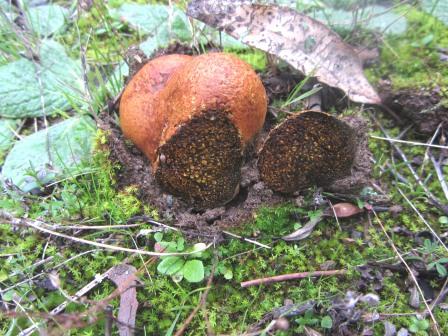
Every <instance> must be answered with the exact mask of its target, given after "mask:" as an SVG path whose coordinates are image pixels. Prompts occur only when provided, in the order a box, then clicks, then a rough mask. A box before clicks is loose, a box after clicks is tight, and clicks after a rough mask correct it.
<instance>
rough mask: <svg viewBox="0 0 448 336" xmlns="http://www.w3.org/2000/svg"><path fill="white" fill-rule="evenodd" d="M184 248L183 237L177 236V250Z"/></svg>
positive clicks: (180, 250)
mask: <svg viewBox="0 0 448 336" xmlns="http://www.w3.org/2000/svg"><path fill="white" fill-rule="evenodd" d="M184 249H185V239H183V238H182V237H179V238H178V239H177V251H178V252H182V251H183V250H184Z"/></svg>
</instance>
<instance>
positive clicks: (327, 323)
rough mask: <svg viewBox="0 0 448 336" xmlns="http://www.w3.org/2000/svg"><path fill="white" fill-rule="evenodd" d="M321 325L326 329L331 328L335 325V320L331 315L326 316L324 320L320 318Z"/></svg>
mask: <svg viewBox="0 0 448 336" xmlns="http://www.w3.org/2000/svg"><path fill="white" fill-rule="evenodd" d="M320 326H321V327H322V328H324V329H331V328H332V327H333V320H332V319H331V317H330V316H328V315H327V316H324V317H323V318H322V320H320Z"/></svg>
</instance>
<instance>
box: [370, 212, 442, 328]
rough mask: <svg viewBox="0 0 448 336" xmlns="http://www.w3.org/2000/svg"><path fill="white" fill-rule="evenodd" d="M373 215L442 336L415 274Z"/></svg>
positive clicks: (379, 220) (377, 218) (378, 219)
mask: <svg viewBox="0 0 448 336" xmlns="http://www.w3.org/2000/svg"><path fill="white" fill-rule="evenodd" d="M372 212H373V214H374V215H375V218H376V221H377V223H378V224H379V225H380V227H381V230H382V231H383V233H384V235H385V236H386V238H387V240H388V242H389V244H390V246H391V247H392V249H393V250H394V252H395V254H396V255H397V257H398V258H399V259H400V261H401V262H402V264H403V265H404V266H405V267H406V269H407V271H408V273H409V276H410V277H411V279H412V281H413V282H414V284H415V286H416V287H417V290H418V292H419V294H420V296H421V297H422V300H423V303H424V304H425V306H426V310H427V312H428V314H429V315H430V316H431V320H432V321H433V322H434V328H435V331H436V333H437V335H439V336H441V334H440V331H439V328H438V323H437V320H436V318H435V316H434V314H433V313H432V310H431V308H430V307H429V305H428V303H427V302H426V300H425V295H424V294H423V291H422V289H421V287H420V285H419V284H418V281H417V278H416V277H415V275H414V272H412V269H411V268H410V267H409V265H408V263H407V262H406V261H405V260H404V258H403V257H402V256H401V254H400V252H399V251H398V249H397V247H396V246H395V244H394V242H393V240H392V239H391V238H390V236H389V234H388V233H387V231H386V228H385V227H384V225H383V223H382V222H381V219H380V218H379V217H378V215H377V213H376V212H375V210H372Z"/></svg>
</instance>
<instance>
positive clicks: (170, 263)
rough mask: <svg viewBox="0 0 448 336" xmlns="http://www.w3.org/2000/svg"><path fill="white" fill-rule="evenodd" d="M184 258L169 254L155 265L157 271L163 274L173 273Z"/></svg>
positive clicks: (180, 266) (181, 264)
mask: <svg viewBox="0 0 448 336" xmlns="http://www.w3.org/2000/svg"><path fill="white" fill-rule="evenodd" d="M184 263H185V260H184V259H183V258H181V257H176V256H170V257H166V258H165V259H163V260H162V261H161V262H160V264H159V265H158V266H157V271H158V272H159V273H161V274H165V275H173V274H175V273H177V272H179V271H180V270H181V269H182V266H184Z"/></svg>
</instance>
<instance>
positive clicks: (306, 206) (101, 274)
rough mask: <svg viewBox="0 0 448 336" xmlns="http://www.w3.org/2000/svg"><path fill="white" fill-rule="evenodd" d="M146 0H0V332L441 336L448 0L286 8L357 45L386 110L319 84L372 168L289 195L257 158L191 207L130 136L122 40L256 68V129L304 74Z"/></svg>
mask: <svg viewBox="0 0 448 336" xmlns="http://www.w3.org/2000/svg"><path fill="white" fill-rule="evenodd" d="M142 3H144V2H143V1H136V2H128V1H122V0H114V1H109V2H108V3H103V2H90V1H79V2H69V1H62V0H61V1H55V2H54V3H52V4H47V3H46V2H45V1H44V2H43V4H40V3H39V6H37V7H36V4H35V1H24V4H22V5H19V6H14V5H11V4H10V3H9V2H8V1H5V0H0V10H1V12H0V14H1V15H0V131H1V132H0V183H1V186H2V188H1V189H0V237H1V238H0V334H1V335H31V334H33V333H34V334H36V335H37V334H39V333H40V334H42V335H63V334H64V335H85V336H86V335H106V336H107V335H127V332H128V331H129V330H133V331H134V333H135V334H136V335H181V334H185V335H297V334H300V335H302V334H303V335H366V336H367V335H388V336H393V335H401V336H403V335H448V299H447V294H448V276H447V275H448V271H447V267H448V249H447V247H446V245H447V243H448V238H447V237H448V187H447V178H446V176H448V147H447V146H448V142H447V137H448V20H447V19H448V18H447V17H446V14H443V13H447V12H448V4H445V2H444V1H421V2H418V3H413V4H409V3H408V2H391V3H388V4H385V2H384V1H377V2H375V1H372V2H369V4H370V3H372V4H371V5H369V6H370V7H365V8H363V7H360V6H359V5H357V4H356V1H355V2H353V1H346V2H344V1H340V2H338V1H330V0H328V1H323V2H319V3H317V2H316V3H314V2H313V3H310V2H309V1H303V2H300V1H297V3H296V2H295V1H282V4H286V5H291V6H293V7H295V8H297V9H299V10H301V11H305V13H308V14H310V15H312V14H313V15H317V14H318V13H326V16H325V17H326V19H327V22H326V23H327V24H329V25H330V27H332V28H333V29H334V30H335V31H336V32H337V33H339V34H340V35H341V37H342V38H343V39H344V40H345V41H346V42H348V43H349V44H351V45H353V46H354V47H356V50H360V55H361V56H362V59H363V61H364V65H365V74H366V76H367V78H368V79H369V81H370V83H371V84H372V85H373V86H374V87H375V88H376V89H377V91H378V92H379V94H380V96H381V98H382V100H383V105H382V106H380V107H378V106H367V105H360V104H355V103H350V102H347V101H346V100H340V99H338V98H337V97H338V95H337V94H335V93H334V91H332V90H330V89H328V88H326V89H325V90H323V94H324V97H323V107H324V109H325V111H327V112H329V113H332V114H334V115H339V116H340V117H341V118H346V120H350V118H352V119H353V118H356V120H358V122H359V120H362V122H361V123H360V124H357V126H356V127H357V131H358V136H359V142H360V143H362V142H365V145H366V148H365V149H364V150H365V153H364V154H365V155H364V156H363V160H364V161H368V164H367V166H368V167H369V169H370V174H367V175H366V174H364V175H363V179H362V181H361V182H362V186H361V187H360V188H358V189H356V188H355V189H353V190H349V189H347V188H345V187H340V188H339V189H337V190H336V189H333V190H325V189H322V188H310V189H308V190H305V191H303V192H301V193H300V194H295V195H294V196H290V197H286V196H281V195H277V194H275V193H273V192H271V191H269V190H268V189H267V188H266V187H264V186H263V185H262V183H261V184H260V183H259V181H258V177H257V173H256V171H255V169H254V162H255V161H256V158H255V157H254V155H255V154H254V153H255V150H253V152H254V153H252V154H249V157H248V159H247V162H248V163H247V164H246V166H245V170H244V172H243V177H244V178H246V181H245V184H244V186H245V187H244V188H242V189H241V191H240V194H239V195H238V197H237V198H236V199H235V200H234V201H232V202H231V203H230V204H228V205H226V206H225V207H222V208H218V209H211V210H207V211H196V210H194V209H191V208H189V207H188V206H187V205H185V204H184V203H183V202H182V201H179V200H177V199H175V198H173V197H171V196H169V195H166V194H164V193H163V192H162V191H160V190H159V189H158V187H157V185H156V184H154V181H153V177H152V176H151V172H150V169H149V162H148V160H147V159H146V158H144V156H143V155H142V154H141V153H140V152H139V151H138V150H137V149H136V148H135V147H134V146H133V145H132V143H130V142H129V141H127V140H125V139H123V136H122V134H121V131H120V129H119V123H118V101H119V96H120V92H121V91H122V89H123V87H124V85H125V83H126V80H127V76H128V72H129V69H128V66H127V65H126V63H125V62H124V60H127V61H129V59H130V58H131V57H135V54H133V53H129V51H128V48H129V47H130V46H138V45H139V46H140V49H142V50H143V52H144V53H145V54H146V56H145V55H143V54H142V55H143V56H142V58H145V57H148V58H152V57H155V55H157V54H161V53H173V52H179V53H189V54H199V53H203V52H206V51H208V50H224V51H226V52H230V53H233V54H235V55H237V56H238V57H240V58H241V59H243V60H245V61H247V62H248V63H250V64H251V65H252V66H253V67H254V69H255V70H256V71H257V73H258V74H259V75H260V77H261V78H262V80H263V83H264V85H265V87H266V89H267V92H268V95H269V100H270V101H269V110H268V117H267V122H266V125H265V129H264V131H263V132H262V133H263V134H266V132H267V131H269V129H270V128H272V127H273V126H274V125H276V124H277V123H278V122H280V121H281V120H283V119H284V118H286V117H287V116H288V115H289V114H290V113H293V112H296V111H300V109H301V108H303V99H296V98H298V97H300V96H301V95H303V94H304V93H306V92H307V91H309V90H310V89H311V88H312V86H310V84H309V83H307V81H308V80H309V78H304V77H303V76H302V75H300V74H299V73H297V72H296V71H293V70H292V69H291V68H290V67H288V66H287V65H286V64H285V63H282V62H279V61H277V60H273V59H272V57H270V56H269V57H268V56H267V55H266V54H265V53H263V52H261V51H258V50H255V49H251V48H248V47H246V46H244V45H241V44H240V43H237V42H236V41H231V40H224V39H223V40H221V39H220V38H219V37H218V38H216V37H217V34H216V32H213V31H210V32H208V33H207V34H210V35H207V39H206V40H205V41H204V40H203V39H200V38H196V37H197V36H196V35H197V32H198V31H200V33H202V34H203V35H204V36H205V34H206V33H205V30H203V26H200V24H199V23H198V22H196V21H189V20H188V19H187V18H186V17H185V14H184V13H183V10H184V9H185V6H186V3H185V1H180V2H179V3H177V4H176V6H178V7H172V6H170V5H169V4H168V1H166V2H164V1H158V2H156V1H152V2H151V4H142ZM170 3H171V2H170ZM375 3H378V4H375ZM428 3H429V5H428ZM344 6H346V7H344ZM386 6H388V7H386ZM444 6H445V7H444ZM379 7H381V9H378V8H379ZM366 8H374V9H375V11H376V12H375V13H376V14H374V15H370V16H368V17H364V16H363V14H362V13H363V11H364V10H366ZM443 8H445V9H446V10H447V11H445V12H444V10H443ZM372 10H373V9H372ZM173 13H174V14H173ZM316 13H317V14H316ZM344 15H345V16H344ZM347 15H349V19H350V20H349V21H348V22H349V23H348V24H347V22H346V21H343V20H340V21H338V20H339V19H340V18H341V17H344V18H345V19H346V18H347ZM444 15H445V16H444ZM356 18H357V19H358V21H356ZM360 18H361V19H360ZM363 18H364V19H363ZM345 19H344V20H345ZM332 20H333V21H332ZM375 20H376V21H375ZM343 22H344V23H343ZM372 22H376V24H371V23H372ZM378 22H381V24H378ZM192 27H193V28H194V29H193V28H192ZM201 29H202V30H201ZM194 34H196V35H195V38H193V37H192V35H194ZM132 70H133V69H132V67H131V72H132ZM302 97H303V96H302ZM335 97H336V98H335ZM67 134H68V135H67ZM263 134H262V135H261V136H260V137H261V138H262V137H263ZM261 138H260V139H261ZM260 139H259V141H261V140H260ZM254 148H256V145H255V146H254ZM369 151H370V153H369ZM75 154H76V155H75ZM251 155H252V156H251ZM52 156H53V157H52ZM74 156H76V157H77V160H75V161H76V162H75V161H73V160H71V158H72V157H74ZM79 158H81V159H79ZM72 161H73V162H72ZM364 163H366V162H364ZM342 207H345V208H344V209H345V210H344V209H342V210H341V208H342ZM347 207H348V208H347ZM339 211H342V212H341V213H339ZM343 211H347V212H346V213H343ZM310 224H315V226H314V225H312V226H313V228H312V229H310V230H307V228H309V227H310ZM293 232H296V233H297V232H299V233H300V235H299V234H296V236H299V237H296V239H294V240H291V239H282V237H285V236H286V235H289V234H291V233H293ZM166 252H174V253H189V254H186V255H181V256H168V257H167V256H162V255H160V254H161V253H162V254H163V253H166ZM167 265H169V267H168V266H167ZM173 265H174V266H173ZM173 267H174V268H173ZM298 272H300V273H304V274H302V276H301V278H300V279H299V278H296V279H292V280H284V279H283V281H279V282H275V283H268V284H262V285H260V284H258V285H251V286H247V287H245V285H244V284H243V282H246V281H250V280H256V279H260V278H267V277H275V276H278V275H284V274H292V273H298ZM314 272H317V273H314ZM319 272H320V273H319ZM243 285H244V286H243ZM137 305H138V308H136V307H137ZM190 318H191V320H190Z"/></svg>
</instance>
